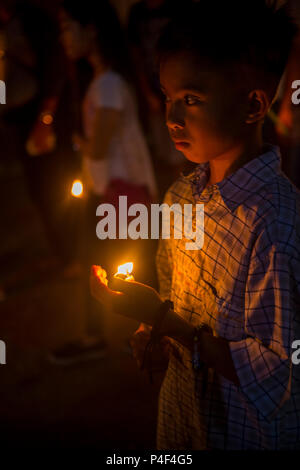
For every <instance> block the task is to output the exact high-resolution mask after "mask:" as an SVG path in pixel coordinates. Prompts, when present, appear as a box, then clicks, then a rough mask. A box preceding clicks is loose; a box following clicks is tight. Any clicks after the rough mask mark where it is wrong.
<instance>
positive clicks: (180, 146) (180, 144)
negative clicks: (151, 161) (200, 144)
mask: <svg viewBox="0 0 300 470" xmlns="http://www.w3.org/2000/svg"><path fill="white" fill-rule="evenodd" d="M174 144H175V147H176V148H177V149H178V150H181V149H186V148H187V147H189V146H190V144H189V143H188V142H184V141H181V140H174Z"/></svg>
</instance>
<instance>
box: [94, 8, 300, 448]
mask: <svg viewBox="0 0 300 470" xmlns="http://www.w3.org/2000/svg"><path fill="white" fill-rule="evenodd" d="M207 3H208V2H206V4H205V6H203V5H202V3H201V2H200V3H197V4H195V5H194V6H193V7H192V8H191V9H189V10H188V11H186V12H185V13H184V14H182V16H181V17H180V19H178V20H177V21H176V20H174V21H172V22H171V23H170V24H169V25H168V26H167V27H166V29H165V31H164V33H163V35H162V37H161V38H160V42H159V46H158V51H159V59H160V82H161V86H162V89H163V91H164V93H165V95H166V121H167V126H168V129H169V132H170V135H171V137H172V138H173V140H174V141H175V144H176V147H177V148H178V149H180V150H182V152H183V153H184V155H185V156H186V158H188V159H189V160H191V161H193V162H196V163H198V165H197V167H196V169H195V171H194V172H193V173H192V174H190V175H189V176H187V177H184V176H182V177H181V178H179V179H178V180H177V181H176V182H175V183H174V184H173V185H172V187H171V188H170V189H169V191H168V192H167V194H166V197H165V202H166V203H167V204H169V205H171V204H173V203H179V204H181V205H182V206H183V205H184V204H194V205H195V204H196V203H204V212H205V224H204V245H203V247H202V249H200V250H195V251H187V250H186V249H185V243H186V240H184V239H182V240H177V239H172V238H171V239H170V240H161V241H160V245H159V250H158V253H157V267H158V274H159V281H160V295H158V293H157V292H156V291H154V290H153V289H150V288H148V287H147V286H144V285H141V284H139V283H135V282H126V281H122V280H118V279H115V280H114V282H113V283H112V285H111V287H112V288H114V289H116V290H117V291H119V292H115V291H112V290H111V289H110V288H108V287H107V282H106V279H105V273H104V272H103V271H101V268H96V267H94V269H93V271H92V276H91V287H92V291H93V294H94V296H95V297H96V298H98V300H99V301H100V302H102V303H104V304H107V305H108V304H110V305H111V307H112V308H113V309H114V311H115V312H117V313H121V314H124V315H128V316H131V317H133V318H136V319H139V320H141V321H142V322H144V323H147V324H148V325H155V329H156V330H157V329H158V320H157V318H158V316H159V315H160V312H162V311H163V310H162V309H163V308H162V303H163V301H164V300H165V299H171V300H172V301H173V304H174V308H173V309H171V308H170V309H169V310H168V311H167V313H166V315H165V317H164V318H163V319H162V318H161V319H160V321H161V324H160V325H159V333H160V335H161V336H162V335H165V336H167V337H169V338H170V341H171V342H172V345H173V349H171V353H170V360H169V365H168V370H167V373H166V376H165V378H164V382H163V384H162V387H161V392H160V397H159V416H158V429H157V446H158V448H159V449H198V450H202V449H230V450H237V449H295V448H299V445H300V444H299V443H300V414H299V411H298V410H299V409H300V407H299V405H300V403H299V401H300V390H299V378H300V369H299V368H297V366H294V365H293V364H292V361H291V355H292V343H293V341H294V339H297V338H300V336H299V335H300V318H299V316H300V287H299V286H300V216H299V207H300V195H299V192H298V191H297V189H296V188H295V187H294V186H293V185H292V183H291V182H290V181H289V180H288V179H287V177H286V176H285V175H284V174H283V173H282V172H281V170H280V155H279V151H278V149H277V147H274V146H270V145H265V144H264V143H263V139H262V125H263V120H264V117H265V115H266V113H267V111H268V109H269V107H270V105H271V103H272V100H273V99H274V96H275V93H276V89H277V86H278V83H279V80H280V77H281V75H282V73H283V70H284V67H285V64H286V61H287V58H288V54H289V50H290V46H291V42H292V39H293V35H294V31H295V29H294V26H293V24H292V23H291V21H290V20H289V18H288V17H287V16H286V14H285V12H284V11H283V10H280V11H275V10H274V9H273V8H268V7H266V6H265V4H264V2H263V1H259V0H257V1H251V2H246V1H245V2H242V6H240V5H239V2H231V5H230V2H226V6H225V5H223V4H224V3H225V2H222V5H223V6H222V5H220V6H219V5H218V10H216V8H213V7H212V5H211V2H209V3H210V4H209V5H207ZM229 32H230V35H229ZM97 269H98V271H97ZM120 291H121V292H122V293H120ZM199 325H203V326H204V328H196V330H195V327H197V326H199ZM142 333H143V334H145V333H144V332H143V331H142V329H140V330H139V334H140V335H141V334H142ZM139 334H137V335H136V336H137V337H138V336H139ZM175 351H176V354H175ZM199 358H200V359H201V361H202V364H204V367H202V368H200V369H197V368H196V369H195V368H194V367H193V361H195V360H198V359H199Z"/></svg>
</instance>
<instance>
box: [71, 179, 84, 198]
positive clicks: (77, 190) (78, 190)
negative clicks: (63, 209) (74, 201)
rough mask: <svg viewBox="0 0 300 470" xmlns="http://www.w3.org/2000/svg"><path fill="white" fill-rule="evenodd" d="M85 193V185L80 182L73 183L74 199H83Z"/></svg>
mask: <svg viewBox="0 0 300 470" xmlns="http://www.w3.org/2000/svg"><path fill="white" fill-rule="evenodd" d="M82 193H83V184H82V182H81V181H80V180H75V181H73V184H72V189H71V194H72V196H74V197H81V196H82Z"/></svg>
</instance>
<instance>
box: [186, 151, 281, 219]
mask: <svg viewBox="0 0 300 470" xmlns="http://www.w3.org/2000/svg"><path fill="white" fill-rule="evenodd" d="M280 172H281V155H280V150H279V148H278V147H276V146H274V145H266V146H265V153H263V154H262V155H260V156H258V157H256V158H254V159H252V160H250V161H249V162H247V163H246V164H245V165H244V166H242V167H240V168H238V169H237V170H236V171H235V172H233V173H232V174H231V175H229V176H228V177H226V178H224V179H223V180H222V181H220V182H219V183H216V184H214V185H210V186H208V187H207V188H205V186H206V183H207V180H208V178H209V162H205V163H199V164H198V165H197V166H196V168H195V169H194V171H193V172H192V173H191V174H190V175H188V176H186V177H185V178H187V179H188V180H189V181H190V183H191V187H192V193H193V196H194V199H195V200H197V201H201V202H208V201H209V199H210V198H211V197H212V195H213V194H214V193H215V192H217V191H219V192H220V194H221V196H222V198H223V201H224V203H225V204H226V206H227V207H228V208H229V210H231V211H234V210H235V209H236V207H238V206H239V205H240V204H242V203H243V202H244V201H245V200H246V199H247V198H248V197H249V195H250V194H253V193H256V192H257V191H258V190H259V188H261V187H262V186H264V185H265V184H266V183H268V182H269V181H271V180H272V179H274V177H275V176H276V175H278V174H279V173H280ZM204 188H205V189H204Z"/></svg>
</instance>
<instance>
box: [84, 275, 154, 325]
mask: <svg viewBox="0 0 300 470" xmlns="http://www.w3.org/2000/svg"><path fill="white" fill-rule="evenodd" d="M107 284H108V282H107V279H106V272H105V270H104V269H102V268H101V266H92V268H91V276H90V286H91V292H92V295H93V296H94V297H95V299H97V300H98V301H99V302H100V303H101V304H103V305H104V306H106V307H107V308H110V309H111V310H112V311H113V312H114V313H117V314H119V315H124V316H126V317H130V318H133V319H134V320H138V321H140V322H145V323H147V324H149V325H153V324H154V322H155V320H156V318H157V314H158V310H159V307H160V305H161V304H162V303H163V302H162V300H161V298H160V296H159V294H158V292H156V290H155V289H153V288H152V287H149V286H147V285H145V284H141V283H140V282H135V281H125V280H122V279H119V278H117V277H114V278H113V280H112V281H111V283H110V287H111V288H110V287H108V285H107Z"/></svg>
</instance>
